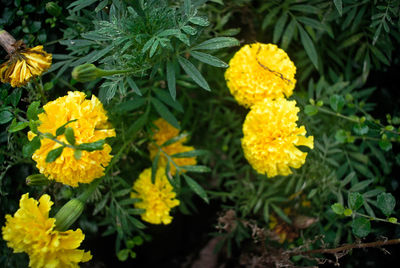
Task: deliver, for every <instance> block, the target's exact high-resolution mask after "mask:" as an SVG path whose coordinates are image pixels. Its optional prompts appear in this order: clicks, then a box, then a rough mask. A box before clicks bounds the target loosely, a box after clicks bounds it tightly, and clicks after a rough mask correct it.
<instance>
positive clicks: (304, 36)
mask: <svg viewBox="0 0 400 268" xmlns="http://www.w3.org/2000/svg"><path fill="white" fill-rule="evenodd" d="M297 28H298V29H299V32H300V39H301V43H302V44H303V47H304V49H305V50H306V53H307V55H308V57H309V58H310V60H311V62H312V63H313V64H314V67H315V69H317V70H318V54H317V50H316V49H315V46H314V43H313V41H312V40H311V38H310V36H309V35H308V33H307V32H306V31H305V30H304V29H303V27H302V26H301V25H299V24H297Z"/></svg>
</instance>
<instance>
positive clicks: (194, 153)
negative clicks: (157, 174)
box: [171, 150, 209, 158]
mask: <svg viewBox="0 0 400 268" xmlns="http://www.w3.org/2000/svg"><path fill="white" fill-rule="evenodd" d="M208 153H209V152H208V151H206V150H192V151H188V152H183V153H176V154H173V155H171V157H174V158H188V157H196V156H200V155H205V154H208Z"/></svg>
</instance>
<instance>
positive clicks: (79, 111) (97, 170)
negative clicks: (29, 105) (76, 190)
mask: <svg viewBox="0 0 400 268" xmlns="http://www.w3.org/2000/svg"><path fill="white" fill-rule="evenodd" d="M85 97H86V95H85V94H84V93H83V92H79V91H75V92H68V95H67V96H64V97H60V98H58V99H56V100H55V101H51V102H48V103H47V104H46V105H44V106H43V109H44V113H41V114H39V120H40V121H41V124H40V126H39V127H38V130H39V131H40V132H42V133H46V132H47V133H51V134H53V135H56V130H57V128H59V127H60V126H62V125H64V124H65V123H67V122H69V121H71V120H75V119H76V120H77V121H75V122H71V123H69V124H68V125H67V126H68V127H71V128H72V129H73V130H74V134H75V140H76V144H81V143H90V142H95V141H98V140H101V139H105V138H107V137H113V136H115V130H114V129H110V126H109V123H108V122H107V119H108V118H107V115H106V111H105V110H104V108H103V105H102V103H101V102H100V101H99V99H97V97H96V96H93V95H92V98H91V100H86V99H85ZM28 137H29V139H32V138H33V137H34V134H33V133H31V132H29V133H28ZM57 139H58V140H60V141H63V142H65V143H67V141H66V138H65V136H64V134H63V135H60V136H58V137H57ZM58 147H60V144H58V143H56V142H55V141H53V140H50V139H47V138H44V139H42V140H41V146H40V148H39V149H38V150H36V151H35V153H34V154H33V156H32V159H33V160H35V161H36V163H37V165H36V167H37V168H38V169H39V171H40V173H42V174H44V175H46V176H48V177H49V179H53V180H55V181H58V182H61V183H64V184H67V185H71V186H74V187H76V186H78V183H90V182H91V181H93V180H94V179H96V178H99V177H101V176H103V175H104V168H105V167H106V166H107V165H108V163H109V162H110V160H111V155H110V152H111V147H110V146H109V145H108V144H105V145H104V147H103V150H97V151H93V152H88V151H82V156H81V158H80V159H79V160H77V159H76V158H75V157H74V149H72V148H68V147H65V148H64V150H63V152H62V154H61V156H60V157H58V158H57V159H56V160H55V161H54V162H52V163H47V162H46V157H47V154H48V153H49V152H50V151H51V150H53V149H56V148H58Z"/></svg>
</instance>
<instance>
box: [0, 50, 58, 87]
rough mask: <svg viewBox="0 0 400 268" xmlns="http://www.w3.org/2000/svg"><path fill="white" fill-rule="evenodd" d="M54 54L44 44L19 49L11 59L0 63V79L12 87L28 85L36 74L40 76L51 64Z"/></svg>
mask: <svg viewBox="0 0 400 268" xmlns="http://www.w3.org/2000/svg"><path fill="white" fill-rule="evenodd" d="M51 60H52V55H51V54H49V53H46V51H44V50H43V46H36V47H34V48H22V49H17V50H16V51H15V52H14V53H13V54H12V55H11V56H10V59H9V60H8V61H6V62H4V63H3V64H1V65H0V80H1V82H3V83H10V84H11V86H12V87H20V86H23V85H26V84H27V83H28V82H29V80H30V79H31V78H32V77H34V76H39V75H41V74H42V73H43V72H45V71H46V70H47V69H49V68H50V66H51Z"/></svg>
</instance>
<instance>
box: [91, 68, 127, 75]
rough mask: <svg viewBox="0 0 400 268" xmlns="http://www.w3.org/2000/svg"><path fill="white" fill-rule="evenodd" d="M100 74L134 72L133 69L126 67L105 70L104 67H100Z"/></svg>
mask: <svg viewBox="0 0 400 268" xmlns="http://www.w3.org/2000/svg"><path fill="white" fill-rule="evenodd" d="M98 70H99V74H100V75H101V76H109V75H114V74H124V73H130V72H133V71H134V70H133V69H126V70H103V69H98Z"/></svg>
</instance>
